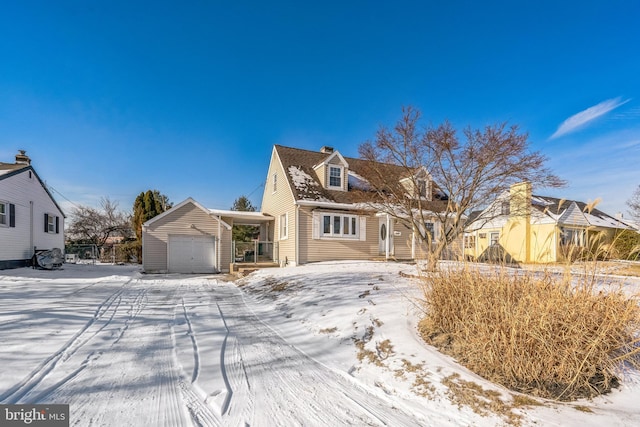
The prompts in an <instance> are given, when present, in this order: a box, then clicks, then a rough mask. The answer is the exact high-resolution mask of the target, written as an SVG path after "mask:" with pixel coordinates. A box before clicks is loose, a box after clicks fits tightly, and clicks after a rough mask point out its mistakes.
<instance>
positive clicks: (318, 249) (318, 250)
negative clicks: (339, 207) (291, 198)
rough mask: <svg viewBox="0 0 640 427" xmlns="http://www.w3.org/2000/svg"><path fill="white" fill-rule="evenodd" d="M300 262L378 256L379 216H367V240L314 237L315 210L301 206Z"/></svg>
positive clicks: (362, 258)
mask: <svg viewBox="0 0 640 427" xmlns="http://www.w3.org/2000/svg"><path fill="white" fill-rule="evenodd" d="M299 212H300V215H299V224H300V236H301V239H300V247H299V249H300V262H301V263H307V262H317V261H332V260H340V259H353V260H365V259H371V258H374V257H376V256H378V218H376V217H375V216H366V222H367V223H366V240H365V241H360V240H347V239H345V240H339V239H327V240H324V239H313V237H312V236H313V211H312V209H310V208H306V207H305V208H301V209H300V211H299Z"/></svg>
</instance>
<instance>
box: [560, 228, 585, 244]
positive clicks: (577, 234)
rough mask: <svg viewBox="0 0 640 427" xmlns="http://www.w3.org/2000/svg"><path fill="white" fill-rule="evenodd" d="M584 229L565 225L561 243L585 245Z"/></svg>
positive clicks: (561, 234) (562, 230)
mask: <svg viewBox="0 0 640 427" xmlns="http://www.w3.org/2000/svg"><path fill="white" fill-rule="evenodd" d="M584 241H585V238H584V229H583V228H566V227H563V228H562V229H561V233H560V244H561V245H574V246H584Z"/></svg>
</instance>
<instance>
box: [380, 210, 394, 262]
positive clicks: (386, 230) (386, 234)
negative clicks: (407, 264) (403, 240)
mask: <svg viewBox="0 0 640 427" xmlns="http://www.w3.org/2000/svg"><path fill="white" fill-rule="evenodd" d="M392 228H393V226H392V223H391V221H387V217H380V222H379V227H378V252H379V253H380V255H386V253H387V244H388V245H389V246H388V247H389V255H393V230H392Z"/></svg>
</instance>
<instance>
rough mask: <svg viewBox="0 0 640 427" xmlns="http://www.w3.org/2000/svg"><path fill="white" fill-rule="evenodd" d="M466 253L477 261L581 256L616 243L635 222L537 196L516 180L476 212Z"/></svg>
mask: <svg viewBox="0 0 640 427" xmlns="http://www.w3.org/2000/svg"><path fill="white" fill-rule="evenodd" d="M468 224H469V225H468V226H467V228H466V231H465V235H464V247H465V255H467V257H469V258H472V259H477V260H501V261H506V262H530V263H548V262H557V261H562V260H566V259H573V258H576V257H578V256H580V255H582V254H583V253H585V251H588V250H589V249H593V248H594V247H603V245H606V244H608V243H610V242H611V241H612V239H613V237H614V235H615V232H616V231H617V230H621V229H629V228H630V227H629V226H628V225H627V224H625V223H624V222H622V221H621V220H619V219H616V218H615V217H612V216H610V215H608V214H606V213H604V212H602V211H600V210H598V209H595V208H592V207H591V206H589V205H587V204H586V203H583V202H579V201H575V200H565V199H558V198H554V197H546V196H536V195H533V194H532V192H531V183H529V182H523V183H519V184H514V185H512V186H511V188H510V190H509V191H506V192H504V193H503V194H501V195H500V196H499V197H498V198H497V199H496V200H495V201H494V202H493V203H492V204H491V205H490V206H489V207H487V208H486V209H485V210H483V211H481V212H477V213H475V214H472V215H470V218H469V221H468Z"/></svg>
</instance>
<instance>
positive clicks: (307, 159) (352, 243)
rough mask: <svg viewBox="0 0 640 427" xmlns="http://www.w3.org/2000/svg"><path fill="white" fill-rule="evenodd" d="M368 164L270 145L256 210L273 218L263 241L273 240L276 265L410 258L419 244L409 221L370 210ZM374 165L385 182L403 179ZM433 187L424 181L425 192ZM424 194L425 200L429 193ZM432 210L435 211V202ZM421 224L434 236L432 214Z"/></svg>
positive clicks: (327, 152)
mask: <svg viewBox="0 0 640 427" xmlns="http://www.w3.org/2000/svg"><path fill="white" fill-rule="evenodd" d="M368 163H369V162H368V161H366V160H362V159H355V158H348V157H344V156H343V155H342V154H341V153H340V152H339V151H337V150H334V149H333V148H331V147H322V149H320V151H309V150H302V149H298V148H291V147H284V146H281V145H275V146H274V147H273V150H272V153H271V160H270V162H269V169H268V172H267V181H266V185H265V189H264V193H263V197H262V208H261V210H262V212H263V213H265V214H268V215H270V216H272V217H273V218H274V219H275V223H274V226H273V227H272V228H271V229H269V232H270V234H269V235H268V238H269V239H272V240H273V241H274V242H277V247H278V259H279V260H280V263H281V264H282V265H292V266H293V265H298V264H305V263H309V262H317V261H329V260H340V259H345V260H352V259H353V260H364V259H389V258H395V259H414V258H416V256H417V255H418V252H419V246H420V244H419V242H418V240H417V239H416V237H415V236H414V233H413V231H412V228H411V225H410V222H409V221H402V219H401V217H398V216H391V215H389V214H387V213H385V212H384V211H383V210H382V209H380V208H376V200H375V197H374V192H372V191H369V192H367V191H366V187H367V174H369V173H371V172H370V171H371V168H370V167H367V166H370V165H368ZM378 166H381V167H383V168H384V170H385V171H386V172H388V174H386V175H388V179H395V180H399V181H402V180H403V179H406V178H407V177H405V176H403V175H402V174H403V173H405V170H404V169H402V168H400V167H397V166H394V165H390V164H389V165H378ZM378 169H379V168H378ZM427 175H428V174H427ZM363 189H365V190H364V191H363ZM433 189H434V186H433V185H432V183H430V182H427V183H425V185H424V191H425V192H426V191H428V192H431V191H433ZM367 193H369V194H368V196H369V197H370V198H368V199H367V198H366V197H365V198H363V194H364V195H367ZM425 195H426V196H429V200H431V197H430V196H431V194H430V193H429V194H425ZM433 206H440V207H441V205H439V204H438V203H436V202H434V203H433ZM426 226H427V227H429V228H430V230H432V231H433V232H434V233H435V235H434V237H435V238H437V237H438V230H439V229H440V226H439V224H438V223H437V219H436V217H435V215H433V216H432V221H430V222H428V223H427V224H426Z"/></svg>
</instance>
